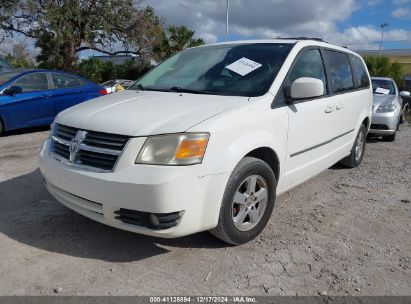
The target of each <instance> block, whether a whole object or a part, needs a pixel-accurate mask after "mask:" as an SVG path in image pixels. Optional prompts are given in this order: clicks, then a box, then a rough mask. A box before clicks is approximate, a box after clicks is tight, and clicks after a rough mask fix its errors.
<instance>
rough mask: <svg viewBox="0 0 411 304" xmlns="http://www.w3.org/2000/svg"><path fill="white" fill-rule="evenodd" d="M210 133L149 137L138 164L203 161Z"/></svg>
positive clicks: (137, 161) (179, 163)
mask: <svg viewBox="0 0 411 304" xmlns="http://www.w3.org/2000/svg"><path fill="white" fill-rule="evenodd" d="M208 138H209V134H207V133H187V134H170V135H158V136H152V137H148V138H147V140H146V142H145V143H144V145H143V147H142V148H141V150H140V153H139V154H138V156H137V159H136V161H135V163H136V164H151V165H193V164H199V163H201V162H202V161H203V157H204V153H205V150H206V147H207V143H208Z"/></svg>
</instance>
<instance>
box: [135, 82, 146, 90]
mask: <svg viewBox="0 0 411 304" xmlns="http://www.w3.org/2000/svg"><path fill="white" fill-rule="evenodd" d="M137 88H139V89H140V91H145V90H146V88H145V87H144V86H143V85H142V84H141V83H139V84H138V85H137Z"/></svg>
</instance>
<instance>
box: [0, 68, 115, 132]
mask: <svg viewBox="0 0 411 304" xmlns="http://www.w3.org/2000/svg"><path fill="white" fill-rule="evenodd" d="M105 94H107V92H106V90H105V89H104V88H103V87H101V86H99V85H97V84H94V83H92V82H90V81H88V80H86V79H83V78H80V77H78V76H76V75H73V74H68V73H64V72H59V71H47V70H10V71H6V72H0V133H2V132H3V131H6V130H14V129H20V128H26V127H34V126H42V125H50V124H51V123H52V122H53V120H54V117H55V116H56V115H57V114H58V113H59V112H60V111H62V110H65V109H67V108H69V107H71V106H74V105H76V104H79V103H82V102H84V101H86V100H89V99H92V98H95V97H99V96H102V95H105Z"/></svg>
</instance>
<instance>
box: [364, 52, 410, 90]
mask: <svg viewBox="0 0 411 304" xmlns="http://www.w3.org/2000/svg"><path fill="white" fill-rule="evenodd" d="M364 60H365V63H366V64H367V68H368V71H369V72H370V75H371V76H385V77H390V78H392V79H394V80H395V82H396V83H397V84H400V83H401V78H402V75H403V71H402V66H401V64H399V63H398V62H390V60H389V59H388V58H387V57H365V58H364Z"/></svg>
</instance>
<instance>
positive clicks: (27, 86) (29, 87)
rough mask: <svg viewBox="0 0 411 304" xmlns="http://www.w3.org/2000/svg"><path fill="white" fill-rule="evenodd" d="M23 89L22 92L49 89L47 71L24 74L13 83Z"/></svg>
mask: <svg viewBox="0 0 411 304" xmlns="http://www.w3.org/2000/svg"><path fill="white" fill-rule="evenodd" d="M12 85H13V86H18V87H21V88H22V89H23V91H22V93H28V92H35V91H45V90H48V89H49V84H48V80H47V74H46V73H32V74H27V75H24V76H23V77H21V78H19V79H17V80H16V81H15V82H13V84H12Z"/></svg>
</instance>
